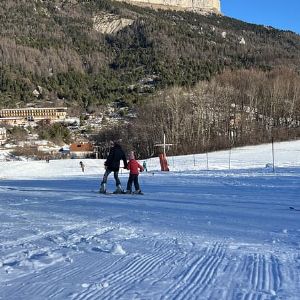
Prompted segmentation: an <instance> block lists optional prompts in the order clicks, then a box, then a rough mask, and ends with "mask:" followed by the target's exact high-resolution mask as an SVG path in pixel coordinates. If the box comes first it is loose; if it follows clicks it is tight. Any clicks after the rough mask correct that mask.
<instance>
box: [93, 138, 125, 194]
mask: <svg viewBox="0 0 300 300" xmlns="http://www.w3.org/2000/svg"><path fill="white" fill-rule="evenodd" d="M121 160H123V162H124V168H125V169H127V160H126V156H125V153H124V151H123V149H122V147H121V145H120V144H119V143H118V142H114V143H113V147H112V148H111V149H110V151H109V155H108V157H107V159H106V161H105V163H104V166H105V173H104V175H103V179H102V182H101V186H100V190H99V192H100V193H102V194H105V193H106V184H107V178H108V175H109V174H110V173H111V172H114V178H115V181H116V190H115V192H114V193H116V194H118V193H120V194H121V193H123V189H122V187H121V182H120V179H119V170H120V161H121Z"/></svg>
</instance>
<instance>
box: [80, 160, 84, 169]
mask: <svg viewBox="0 0 300 300" xmlns="http://www.w3.org/2000/svg"><path fill="white" fill-rule="evenodd" d="M79 165H80V167H81V171H82V172H84V163H83V162H82V161H80V162H79Z"/></svg>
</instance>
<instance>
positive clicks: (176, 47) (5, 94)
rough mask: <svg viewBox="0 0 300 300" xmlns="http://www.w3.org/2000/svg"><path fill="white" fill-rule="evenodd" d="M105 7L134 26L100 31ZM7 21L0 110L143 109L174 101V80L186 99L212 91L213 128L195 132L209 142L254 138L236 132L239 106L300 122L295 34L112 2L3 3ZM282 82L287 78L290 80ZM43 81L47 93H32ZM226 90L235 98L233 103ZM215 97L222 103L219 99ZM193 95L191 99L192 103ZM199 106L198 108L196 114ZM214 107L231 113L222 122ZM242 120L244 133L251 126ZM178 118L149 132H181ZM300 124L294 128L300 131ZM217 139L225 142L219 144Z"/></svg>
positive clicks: (0, 44)
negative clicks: (56, 107) (115, 104)
mask: <svg viewBox="0 0 300 300" xmlns="http://www.w3.org/2000/svg"><path fill="white" fill-rule="evenodd" d="M106 15H109V16H113V17H114V18H116V19H126V20H131V25H128V26H124V28H122V29H120V30H117V31H115V32H112V33H102V32H101V31H99V30H96V26H95V25H97V24H95V17H97V16H98V17H99V16H100V17H99V18H100V19H104V16H106ZM0 24H1V26H0V62H1V69H0V106H1V107H2V108H4V107H16V106H23V105H26V104H28V103H30V104H31V103H35V105H46V104H47V105H67V106H69V107H77V108H79V109H80V110H81V111H88V112H92V111H94V110H95V108H96V107H97V106H98V105H99V104H107V103H109V102H111V101H115V100H119V101H122V102H123V103H125V104H127V105H129V106H133V107H136V108H137V107H138V108H139V110H140V111H143V109H144V105H145V103H146V105H155V101H157V99H160V107H161V103H162V102H164V101H167V100H166V98H165V97H163V96H162V95H166V94H168V93H169V91H170V90H169V89H170V88H171V90H172V89H174V87H175V89H179V90H180V91H181V93H182V94H183V95H185V98H184V97H181V99H178V101H179V100H180V101H181V102H180V103H181V105H183V104H184V103H185V102H184V99H187V98H191V97H192V98H193V95H195V94H197V90H199V85H200V86H201V85H202V86H203V85H204V86H205V88H204V91H206V92H205V95H208V94H209V95H210V96H209V97H207V96H206V97H202V96H201V97H202V98H201V97H200V96H199V97H200V98H201V99H202V100H201V101H200V100H199V99H200V98H198V100H199V101H200V102H201V103H203V105H204V106H205V107H206V109H205V110H204V111H205V112H206V121H207V122H204V121H203V119H201V120H202V121H201V122H200V121H199V122H200V123H201V124H204V123H205V124H207V126H206V127H205V126H204V125H203V126H200V125H199V124H200V123H199V122H198V125H197V126H198V127H197V128H198V129H197V130H196V132H195V133H194V135H193V137H190V139H193V140H199V139H204V136H206V137H207V138H205V141H206V142H205V143H204V144H205V145H207V143H208V142H207V141H210V142H209V143H211V141H212V140H213V141H214V140H215V138H217V139H218V140H219V139H220V138H221V139H222V140H224V139H226V141H227V140H228V138H227V137H228V136H229V135H230V134H231V135H232V136H233V137H234V138H235V142H237V141H238V142H240V143H244V142H246V140H247V139H248V138H247V137H246V138H245V137H243V139H240V138H239V137H240V134H238V133H237V131H238V130H235V132H234V133H229V131H230V130H229V127H228V126H229V125H228V124H229V123H230V122H231V123H230V124H231V126H233V125H232V124H233V122H234V121H232V120H230V118H231V119H232V118H233V113H232V104H234V105H235V106H234V107H235V110H234V114H237V111H241V112H242V114H248V113H249V111H250V112H252V113H253V115H254V117H253V119H251V124H252V122H253V120H255V118H256V119H257V120H264V122H263V123H264V125H263V128H266V125H265V123H266V122H267V123H270V124H271V123H272V126H275V125H276V124H277V125H278V126H280V127H281V125H282V123H283V121H282V117H283V118H285V121H284V122H286V124H288V125H287V126H288V127H289V128H290V127H293V128H294V129H295V128H297V126H298V125H297V124H298V123H299V122H298V121H299V115H300V113H299V110H300V108H299V106H300V104H299V88H298V86H299V71H300V36H299V35H297V34H295V33H292V32H288V31H280V30H276V29H274V28H270V27H264V26H258V25H253V24H248V23H244V22H241V21H238V20H235V19H231V18H228V17H225V16H218V15H214V14H212V15H207V16H204V15H199V14H195V13H191V12H190V13H188V12H175V11H154V10H151V9H146V8H141V7H135V6H131V5H128V4H125V3H119V2H110V1H108V0H103V1H97V0H94V1H85V0H77V1H76V0H65V1H58V0H57V1H39V0H27V1H23V0H6V1H1V3H0ZM249 78H250V79H251V80H249ZM283 78H284V80H283ZM252 79H253V80H252ZM201 82H202V83H201ZM237 82H238V83H239V85H237ZM253 82H254V83H255V84H253ZM281 82H286V83H287V85H285V86H283V87H282V86H281ZM262 83H264V84H265V85H264V86H262ZM265 86H266V87H268V88H267V89H266V91H263V89H264V87H265ZM38 87H39V94H38V95H34V94H33V91H34V90H35V89H37V88H38ZM201 90H202V91H203V88H201ZM224 90H226V91H227V92H226V93H225V94H224ZM179 94H180V93H179ZM187 95H188V96H187ZM222 95H230V96H227V98H226V99H227V100H226V101H225V100H224V98H223V97H222ZM173 98H174V97H173ZM175 98H176V97H175ZM207 98H209V99H214V101H217V100H216V99H220V101H217V102H216V104H212V103H208V102H206V101H205V99H207ZM273 100H274V102H273ZM190 101H192V100H191V99H190V100H189V101H188V102H187V103H185V107H193V105H191V102H190ZM224 101H225V102H224ZM266 101H267V102H266ZM221 103H223V104H224V103H226V106H224V105H222V104H221ZM266 103H268V107H269V108H268V109H267V108H266ZM137 104H138V105H137ZM227 105H229V106H227ZM219 106H220V108H219V109H218V111H217V110H216V111H214V112H212V111H211V110H212V109H214V108H217V107H219ZM166 107H167V106H166ZM145 109H148V110H149V107H147V108H145ZM223 110H225V111H226V114H225V113H224V111H223ZM186 112H187V113H188V110H186ZM241 112H239V114H241ZM140 113H141V114H142V112H140ZM166 114H167V115H168V116H170V113H169V112H167V113H166ZM194 114H195V110H194V111H193V112H191V113H190V117H193V118H194V117H195V116H193V115H194ZM215 114H219V115H220V116H219V119H220V118H222V119H224V120H223V121H222V122H221V121H220V120H219V121H218V122H216V118H215V117H212V116H215ZM259 116H260V117H259ZM198 117H199V118H200V115H199V114H198V115H197V118H198ZM202 117H203V115H202ZM202 117H201V118H202ZM183 118H185V120H187V118H186V116H185V117H183ZM228 118H229V119H228ZM234 118H235V117H234ZM235 119H236V118H235ZM239 119H240V121H239V124H242V132H244V133H245V131H246V129H245V128H248V127H249V126H250V125H247V126H244V123H242V121H241V120H243V118H242V117H239ZM275 119H277V121H276V122H275V121H274V120H275ZM247 120H248V119H247ZM291 120H292V121H291ZM177 121H178V120H177ZM273 121H274V122H273ZM172 122H173V119H172V118H169V121H168V122H167V123H164V124H162V125H161V126H158V128H157V131H158V132H157V134H155V135H154V136H151V140H154V139H155V138H158V136H159V135H161V132H162V130H165V131H168V130H169V131H170V133H171V136H172V135H174V134H177V133H175V131H174V130H177V129H178V128H177V129H176V127H174V126H173V125H174V124H173V123H172ZM247 122H248V123H249V122H250V121H249V120H248V121H247ZM248 123H247V124H248ZM261 123H262V122H260V124H261ZM221 124H223V125H224V124H227V125H226V126H225V127H224V126H223V125H221ZM236 124H237V121H235V125H234V126H235V127H236V126H237V125H236ZM291 124H292V125H291ZM158 125H159V124H158ZM143 126H145V124H144V125H143ZM168 126H169V127H170V128H169V129H168V128H165V127H168ZM191 126H192V125H191ZM218 126H222V127H221V128H219V127H218ZM239 126H240V125H239ZM255 126H257V125H255ZM217 127H218V128H217ZM251 127H252V125H251V126H250V128H251ZM193 128H194V129H195V127H193ZM294 129H293V136H295V135H297V134H298V133H295V130H294ZM247 130H248V129H247ZM250 131H251V129H250ZM296 131H297V130H296ZM134 132H136V130H134ZM193 132H194V131H193ZM224 132H225V136H224ZM190 133H191V131H190ZM204 133H205V134H204ZM177 135H178V134H177ZM174 138H176V140H177V142H178V144H183V143H184V142H185V141H188V139H187V135H186V134H184V133H182V134H180V135H178V136H177V137H174ZM245 139H246V140H245ZM149 140H150V137H149ZM145 143H146V144H147V142H145ZM145 143H144V144H145ZM219 144H221V145H223V146H224V145H225V146H226V145H227V142H226V143H225V142H220V143H214V145H219ZM223 146H222V147H223ZM227 146H228V145H227ZM137 147H139V146H138V145H137ZM150 148H151V149H152V148H153V145H152V146H151V147H150ZM205 148H207V147H205ZM209 148H210V147H209ZM189 149H190V151H191V148H189ZM197 149H198V150H199V149H200V148H199V147H198V146H197V147H195V149H193V150H195V151H196V150H197ZM201 149H203V148H202V146H201ZM181 150H182V149H181ZM181 150H180V149H179V148H178V151H181ZM143 152H145V151H144V150H143ZM146 152H147V153H148V152H152V150H149V149H148V150H147V151H146Z"/></svg>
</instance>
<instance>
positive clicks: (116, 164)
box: [104, 144, 127, 172]
mask: <svg viewBox="0 0 300 300" xmlns="http://www.w3.org/2000/svg"><path fill="white" fill-rule="evenodd" d="M120 160H123V162H124V168H125V169H126V168H127V160H126V156H125V153H124V151H123V149H122V148H121V146H120V145H119V144H115V145H114V146H113V147H112V148H111V149H110V151H109V155H108V157H107V160H106V161H105V163H104V165H105V166H106V167H107V169H108V170H111V171H115V172H116V171H119V169H120Z"/></svg>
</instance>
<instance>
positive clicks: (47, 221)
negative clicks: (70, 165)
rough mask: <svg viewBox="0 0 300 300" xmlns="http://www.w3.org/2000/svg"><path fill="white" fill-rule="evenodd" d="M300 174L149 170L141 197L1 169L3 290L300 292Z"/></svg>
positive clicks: (95, 182) (25, 294)
mask: <svg viewBox="0 0 300 300" xmlns="http://www.w3.org/2000/svg"><path fill="white" fill-rule="evenodd" d="M299 179H300V169H299V168H281V169H279V170H277V172H276V173H275V174H273V173H272V172H270V171H269V170H264V169H252V170H230V171H225V170H220V171H217V170H216V171H190V172H175V173H172V172H170V173H165V174H161V173H157V172H154V175H153V174H152V173H148V174H142V175H141V177H140V183H141V186H142V189H143V191H144V192H145V195H142V196H132V195H100V194H98V193H97V192H96V191H97V188H98V187H99V176H92V175H89V176H81V177H64V179H54V178H52V179H40V180H2V181H1V185H0V199H1V201H0V223H1V229H0V240H1V245H0V299H5V300H10V299H74V300H75V299H76V300H93V299H182V300H183V299H215V300H217V299H218V300H219V299H224V300H225V299H226V300H227V299H243V300H250V299H251V300H255V299H257V300H258V299H294V300H296V299H299V294H300V242H299V237H300V221H299V214H298V213H297V212H296V211H291V210H290V209H289V207H290V206H292V207H299V206H300V201H299V200H298V198H299V197H298V196H299V192H300V185H299ZM126 180H127V175H122V176H121V181H122V182H123V183H125V182H126ZM113 188H114V186H113V179H112V178H111V179H110V181H109V189H110V190H113Z"/></svg>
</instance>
